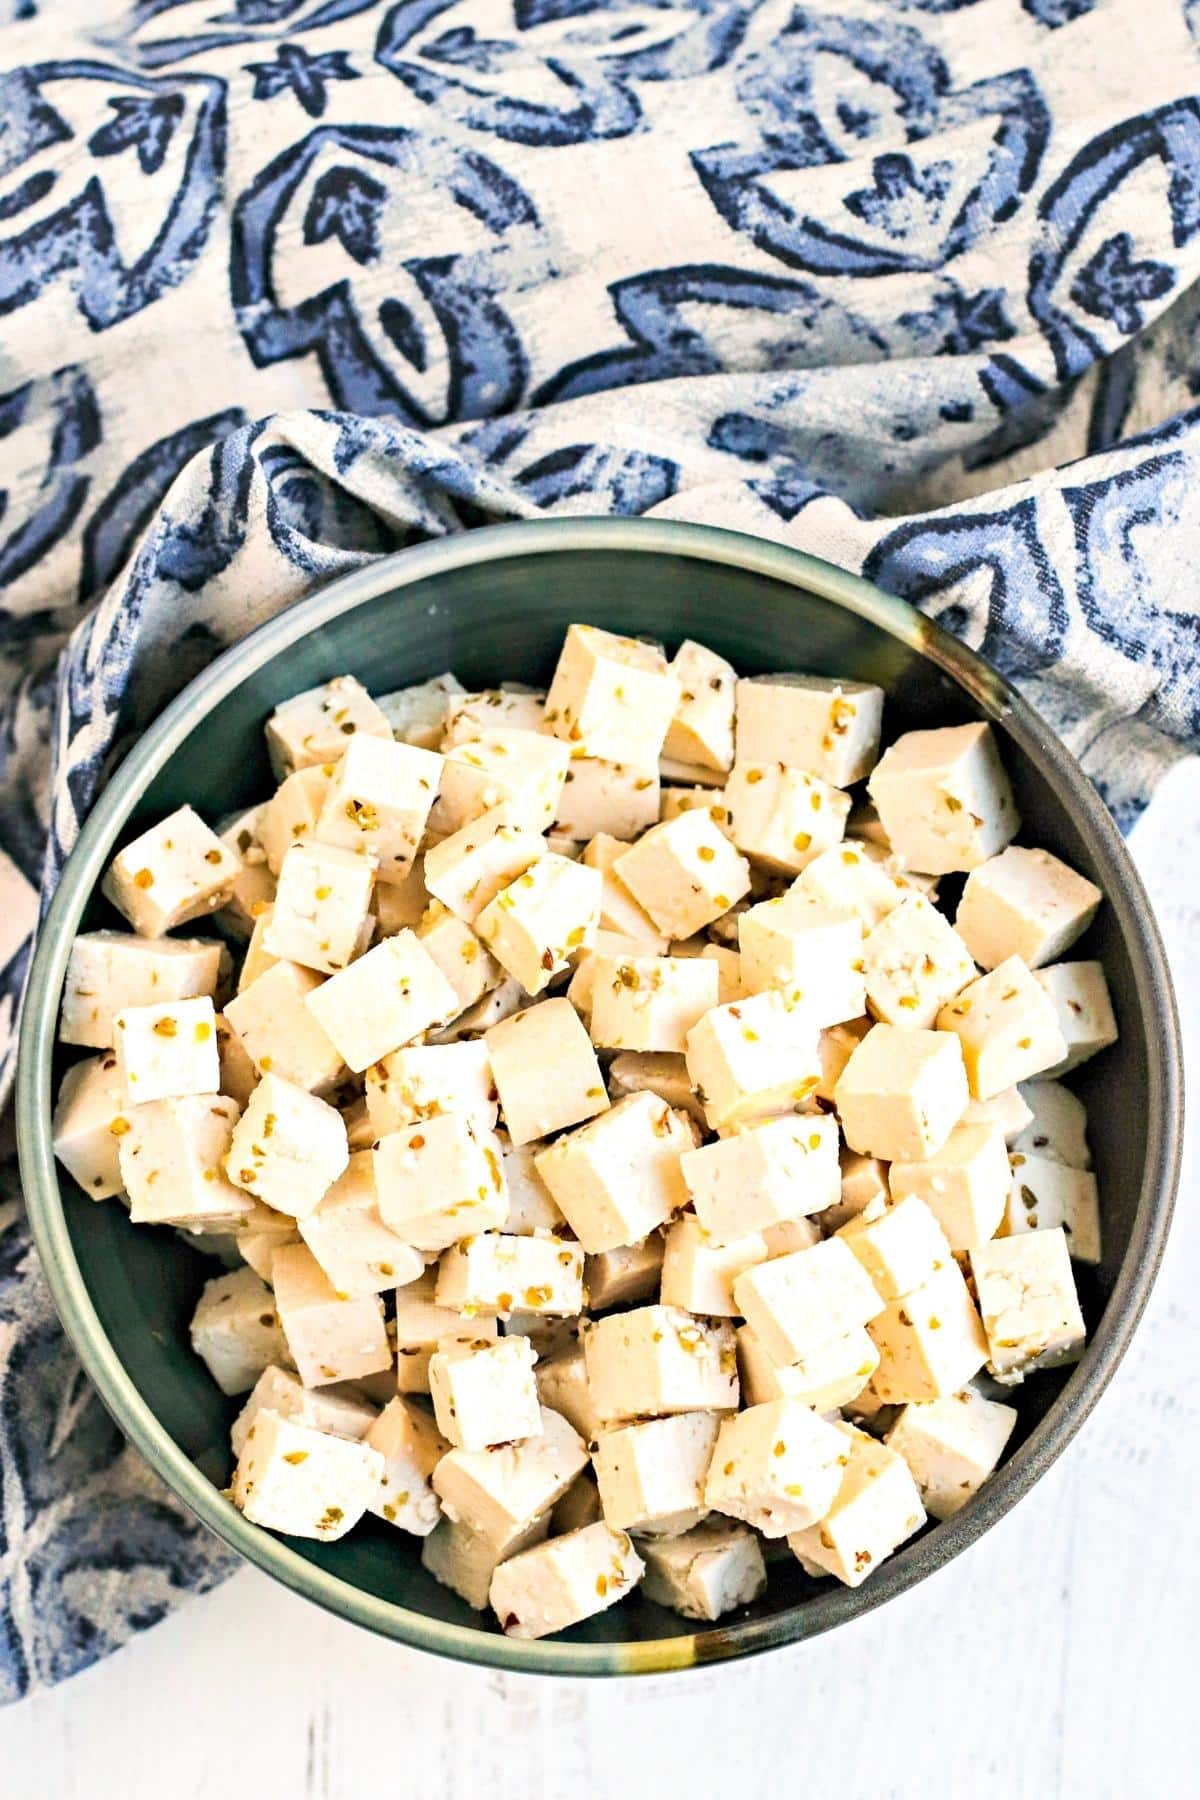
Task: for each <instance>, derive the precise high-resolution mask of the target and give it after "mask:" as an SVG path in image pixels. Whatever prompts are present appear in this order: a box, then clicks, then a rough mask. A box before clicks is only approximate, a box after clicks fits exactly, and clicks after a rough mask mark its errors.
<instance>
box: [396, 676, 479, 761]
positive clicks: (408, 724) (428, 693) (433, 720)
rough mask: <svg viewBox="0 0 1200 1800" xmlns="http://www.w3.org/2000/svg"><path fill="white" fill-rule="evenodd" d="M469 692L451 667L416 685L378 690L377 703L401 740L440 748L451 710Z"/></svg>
mask: <svg viewBox="0 0 1200 1800" xmlns="http://www.w3.org/2000/svg"><path fill="white" fill-rule="evenodd" d="M465 695H466V689H465V688H464V687H463V685H462V683H461V682H460V681H459V680H458V679H457V677H456V676H454V675H451V674H450V673H449V672H448V671H447V673H446V674H444V675H435V676H434V677H433V679H432V680H431V681H422V682H419V683H417V685H415V686H414V687H406V688H396V689H395V690H394V692H392V693H390V694H376V696H375V704H376V706H377V707H378V708H379V710H380V712H381V713H382V714H383V716H384V718H385V719H386V720H387V722H388V724H389V725H390V727H391V730H392V736H393V737H394V738H396V740H397V741H398V742H399V743H401V744H416V745H417V747H418V749H421V750H437V749H439V748H440V746H441V742H442V738H443V736H444V734H445V726H446V717H447V714H448V713H449V712H450V711H451V710H452V709H453V708H454V706H455V705H456V704H457V703H458V701H459V700H460V699H462V698H464V697H465Z"/></svg>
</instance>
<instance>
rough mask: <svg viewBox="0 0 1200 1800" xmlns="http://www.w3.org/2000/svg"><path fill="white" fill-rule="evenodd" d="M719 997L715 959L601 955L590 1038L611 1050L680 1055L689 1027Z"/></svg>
mask: <svg viewBox="0 0 1200 1800" xmlns="http://www.w3.org/2000/svg"><path fill="white" fill-rule="evenodd" d="M719 998H720V976H719V974H718V971H717V967H716V964H715V963H713V962H708V961H706V960H705V959H704V958H703V957H691V958H685V957H678V956H600V955H598V956H597V957H596V961H595V965H594V970H593V989H592V1012H591V1035H592V1042H593V1043H594V1044H597V1045H599V1046H601V1047H602V1048H604V1049H607V1050H662V1051H669V1052H673V1053H674V1054H676V1055H679V1054H682V1052H683V1049H684V1046H685V1044H686V1042H687V1034H688V1032H689V1031H690V1030H691V1029H692V1027H693V1026H694V1025H697V1024H698V1023H699V1021H700V1020H701V1019H702V1018H703V1016H704V1014H705V1013H706V1012H708V1010H709V1009H710V1007H713V1006H716V1005H717V1004H718V1001H719Z"/></svg>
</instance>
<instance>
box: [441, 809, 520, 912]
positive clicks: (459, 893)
mask: <svg viewBox="0 0 1200 1800" xmlns="http://www.w3.org/2000/svg"><path fill="white" fill-rule="evenodd" d="M545 854H546V844H545V840H544V839H543V838H541V837H539V836H538V834H537V832H535V831H523V830H522V829H521V827H520V826H519V825H513V824H510V823H509V819H508V813H507V810H506V808H505V807H503V806H498V807H495V808H493V810H492V811H491V812H486V813H483V814H481V816H480V817H479V818H478V819H472V820H471V822H470V823H469V824H467V825H464V826H463V827H462V828H461V830H459V831H455V832H452V833H451V835H450V836H449V837H446V838H443V839H442V841H441V843H440V844H435V845H433V847H432V848H431V849H429V850H427V851H426V853H425V885H426V887H427V888H428V889H429V892H430V893H431V894H432V895H433V896H434V897H435V899H438V900H440V901H441V902H442V905H443V906H445V907H447V908H448V909H449V911H450V912H452V913H453V914H454V915H455V917H456V918H459V919H461V920H462V921H463V922H464V924H467V925H474V923H475V921H476V919H477V918H478V917H479V915H480V913H481V912H482V911H483V909H484V907H485V906H486V905H487V904H488V902H489V901H490V900H494V899H495V898H496V895H497V894H498V893H499V892H500V890H501V889H502V888H506V887H510V886H511V885H512V883H513V882H514V881H515V880H516V879H517V877H518V876H519V875H523V874H524V873H525V871H526V869H528V868H531V867H532V865H533V864H534V863H535V862H537V860H538V858H539V857H540V856H544V855H545Z"/></svg>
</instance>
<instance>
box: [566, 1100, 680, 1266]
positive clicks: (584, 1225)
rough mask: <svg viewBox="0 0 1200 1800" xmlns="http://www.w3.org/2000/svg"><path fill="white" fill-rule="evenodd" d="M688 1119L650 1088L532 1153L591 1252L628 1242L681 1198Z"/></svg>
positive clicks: (657, 1221) (660, 1221) (655, 1223)
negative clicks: (648, 1090) (683, 1155)
mask: <svg viewBox="0 0 1200 1800" xmlns="http://www.w3.org/2000/svg"><path fill="white" fill-rule="evenodd" d="M692 1143H693V1139H692V1135H691V1130H690V1128H689V1126H688V1125H687V1123H686V1122H685V1121H684V1120H682V1119H681V1118H680V1117H679V1115H678V1114H677V1113H673V1112H672V1111H671V1109H670V1107H669V1106H665V1105H664V1104H663V1102H662V1101H661V1100H659V1099H658V1097H657V1096H656V1095H654V1094H630V1095H629V1096H628V1098H627V1099H625V1100H619V1101H618V1102H617V1104H616V1105H615V1106H613V1107H610V1108H609V1109H608V1111H606V1112H603V1113H601V1115H600V1117H599V1118H597V1119H593V1120H591V1121H590V1123H588V1124H587V1125H581V1126H580V1127H579V1128H578V1129H577V1130H575V1131H571V1132H568V1133H567V1134H566V1135H565V1136H564V1137H560V1138H558V1139H557V1140H556V1141H555V1142H554V1143H553V1144H551V1145H550V1146H549V1147H548V1148H547V1149H545V1150H542V1151H540V1152H539V1153H538V1155H537V1156H536V1158H535V1162H536V1164H537V1171H538V1174H539V1175H540V1176H541V1178H542V1180H543V1181H544V1182H545V1183H546V1186H547V1187H548V1188H549V1189H550V1192H551V1194H553V1196H554V1199H555V1201H556V1202H557V1204H558V1206H559V1207H560V1208H561V1210H562V1212H563V1214H564V1216H565V1217H566V1220H567V1223H568V1224H569V1225H570V1227H571V1229H572V1231H573V1232H574V1233H575V1236H576V1237H577V1238H578V1239H579V1242H580V1243H581V1244H582V1245H583V1248H584V1249H585V1250H586V1251H587V1252H588V1253H589V1254H590V1255H593V1256H594V1255H596V1254H597V1253H598V1252H600V1251H602V1250H614V1249H616V1248H617V1246H618V1245H620V1244H633V1243H636V1242H638V1241H639V1240H640V1239H641V1238H644V1237H645V1236H646V1234H647V1232H650V1231H654V1230H655V1229H656V1227H658V1226H659V1225H662V1224H665V1222H666V1221H667V1220H668V1219H669V1218H670V1217H671V1215H672V1213H674V1212H677V1211H679V1209H680V1208H681V1207H682V1206H683V1205H684V1203H685V1201H686V1199H687V1191H686V1189H685V1187H684V1184H683V1174H682V1172H681V1170H680V1166H679V1158H680V1155H681V1153H682V1152H683V1151H684V1150H690V1149H691V1148H692Z"/></svg>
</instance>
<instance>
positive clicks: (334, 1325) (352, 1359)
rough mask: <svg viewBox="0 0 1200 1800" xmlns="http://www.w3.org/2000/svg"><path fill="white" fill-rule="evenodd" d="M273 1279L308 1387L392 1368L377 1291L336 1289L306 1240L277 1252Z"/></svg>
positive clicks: (289, 1343) (289, 1339) (291, 1347)
mask: <svg viewBox="0 0 1200 1800" xmlns="http://www.w3.org/2000/svg"><path fill="white" fill-rule="evenodd" d="M271 1280H272V1283H273V1285H274V1288H275V1305H276V1308H277V1309H278V1312H279V1317H280V1320H281V1322H282V1325H283V1334H284V1337H285V1338H286V1339H287V1346H288V1349H289V1350H290V1351H291V1354H292V1360H293V1361H294V1363H295V1365H296V1369H297V1372H298V1374H299V1376H300V1379H301V1381H302V1382H303V1383H304V1385H305V1387H320V1386H321V1384H322V1383H323V1382H326V1381H354V1380H356V1379H357V1378H358V1377H359V1376H361V1375H373V1374H374V1373H375V1372H376V1371H377V1370H379V1369H390V1368H391V1366H392V1350H391V1345H390V1344H389V1343H388V1336H387V1328H386V1326H385V1325H384V1321H383V1302H382V1301H381V1300H380V1299H379V1297H378V1295H377V1294H347V1293H345V1292H344V1291H342V1290H341V1289H338V1288H335V1287H334V1285H333V1283H332V1282H331V1281H330V1279H329V1277H328V1275H326V1273H325V1271H324V1269H322V1267H321V1265H320V1263H319V1262H318V1261H317V1259H316V1257H315V1256H314V1255H313V1253H312V1251H311V1250H310V1249H309V1247H308V1245H307V1244H285V1245H284V1246H283V1247H282V1248H281V1249H279V1250H277V1251H276V1252H275V1258H274V1261H273V1262H272V1264H271ZM381 1472H382V1471H381Z"/></svg>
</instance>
